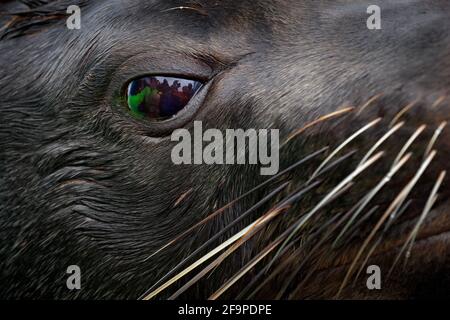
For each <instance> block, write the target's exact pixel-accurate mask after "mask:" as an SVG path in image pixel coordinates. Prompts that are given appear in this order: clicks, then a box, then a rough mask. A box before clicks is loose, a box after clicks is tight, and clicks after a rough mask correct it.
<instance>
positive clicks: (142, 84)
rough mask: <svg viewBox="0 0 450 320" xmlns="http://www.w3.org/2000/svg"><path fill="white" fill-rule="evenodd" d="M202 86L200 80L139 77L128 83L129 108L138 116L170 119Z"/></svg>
mask: <svg viewBox="0 0 450 320" xmlns="http://www.w3.org/2000/svg"><path fill="white" fill-rule="evenodd" d="M201 86H202V83H201V82H199V81H195V80H188V79H182V78H170V77H143V78H139V79H136V80H133V81H131V82H130V84H129V85H128V88H127V102H128V108H129V110H130V112H131V114H132V115H133V116H135V117H137V118H141V119H142V118H148V119H156V120H164V119H168V118H171V117H173V116H174V115H175V114H177V113H178V112H179V111H180V110H182V109H183V108H184V107H185V106H186V105H187V104H188V102H189V100H191V98H192V97H193V96H194V94H195V93H196V92H197V91H198V90H199V89H200V88H201Z"/></svg>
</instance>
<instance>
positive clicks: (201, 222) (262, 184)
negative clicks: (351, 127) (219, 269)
mask: <svg viewBox="0 0 450 320" xmlns="http://www.w3.org/2000/svg"><path fill="white" fill-rule="evenodd" d="M326 150H328V147H323V148H321V149H319V150H317V151H315V152H313V153H311V154H309V155H307V156H306V157H304V158H302V159H300V160H299V161H297V162H296V163H294V164H292V165H291V166H289V167H288V168H286V169H284V170H282V171H280V172H279V173H277V174H276V175H274V176H272V177H271V178H269V179H267V180H266V181H264V182H262V183H261V184H259V185H257V186H256V187H254V188H252V189H250V190H249V191H247V192H245V193H244V194H242V195H240V196H239V197H237V198H236V199H234V200H232V201H231V202H229V203H228V204H226V205H225V206H223V207H221V208H219V209H217V210H216V211H214V212H213V213H211V214H209V215H208V216H207V217H206V218H204V219H202V220H201V221H199V222H197V223H196V224H194V225H193V226H192V227H190V228H189V229H187V230H186V231H184V232H182V233H181V234H180V235H179V236H177V237H176V238H174V239H172V240H171V241H169V242H168V243H166V244H165V245H163V246H162V247H160V248H159V249H158V250H156V251H155V252H153V253H152V254H151V255H149V256H148V257H147V258H145V259H144V262H145V261H147V260H148V259H150V258H152V257H153V256H155V255H156V254H158V253H159V252H161V251H163V250H164V249H166V248H168V247H169V246H171V245H173V244H174V243H176V242H177V241H179V240H181V239H182V238H184V237H185V236H187V235H188V234H189V233H191V232H192V231H194V230H195V229H196V228H198V227H200V226H201V225H203V224H205V223H206V222H208V221H210V220H212V219H213V218H214V217H216V216H218V215H219V214H221V213H223V212H224V211H225V210H226V209H228V208H230V207H231V206H232V205H233V204H235V203H236V202H238V201H240V200H242V199H243V198H245V197H247V196H249V195H250V194H252V193H253V192H255V191H257V190H260V189H261V188H263V187H264V186H266V185H268V184H269V183H271V182H273V181H275V180H276V179H277V178H279V177H281V176H283V175H284V174H286V173H288V172H290V171H292V170H294V169H295V168H297V167H298V166H300V165H302V164H304V163H305V162H307V161H309V160H311V159H313V158H315V157H317V156H319V155H320V154H322V153H324V152H325V151H326Z"/></svg>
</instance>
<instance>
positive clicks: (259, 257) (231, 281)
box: [208, 231, 288, 300]
mask: <svg viewBox="0 0 450 320" xmlns="http://www.w3.org/2000/svg"><path fill="white" fill-rule="evenodd" d="M287 234H288V232H287V231H285V232H284V233H283V234H282V235H280V236H279V237H278V238H277V239H276V240H275V241H273V242H272V243H271V244H269V245H268V246H267V247H265V248H264V249H263V250H262V251H261V252H260V253H258V254H257V255H256V256H255V257H254V258H253V259H252V260H250V261H249V262H248V263H247V264H246V265H245V266H244V267H243V268H241V270H239V271H238V272H237V273H236V274H235V275H234V276H233V277H231V278H230V279H229V280H228V281H226V282H225V283H224V284H223V285H222V286H221V287H220V288H219V289H218V290H217V291H216V292H214V293H213V294H212V295H211V296H210V297H209V298H208V300H216V299H217V298H218V297H220V296H221V295H222V294H223V293H224V292H225V291H226V290H228V289H229V288H230V287H231V286H232V285H233V284H234V283H236V281H238V280H239V279H240V278H242V277H243V276H244V275H245V274H246V273H247V272H248V271H250V270H251V269H252V268H253V267H254V266H255V265H257V264H258V263H259V262H260V261H261V260H262V259H264V258H265V257H266V256H267V255H268V254H269V253H271V252H272V251H273V250H274V249H275V248H276V247H277V246H278V245H279V244H280V243H281V241H283V239H284V238H285V237H286V236H287Z"/></svg>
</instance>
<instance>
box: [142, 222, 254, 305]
mask: <svg viewBox="0 0 450 320" xmlns="http://www.w3.org/2000/svg"><path fill="white" fill-rule="evenodd" d="M255 224H256V221H255V222H253V223H251V224H250V225H248V226H247V227H245V228H244V229H242V230H241V231H239V232H238V233H236V234H235V235H234V236H232V237H231V238H229V239H228V240H227V241H225V242H224V243H222V244H220V245H219V246H217V247H216V248H214V249H213V250H211V251H210V252H208V253H207V254H206V255H204V256H203V257H201V258H200V259H198V260H197V261H195V262H194V263H192V264H191V265H190V266H189V267H187V268H186V269H184V270H183V271H181V272H180V273H178V274H177V275H175V276H174V277H172V278H171V279H170V280H168V281H167V282H165V283H164V284H162V285H161V286H160V287H158V288H157V289H155V290H153V291H152V292H150V293H149V294H147V295H145V296H144V297H143V298H142V299H143V300H150V299H153V298H154V297H155V296H156V295H158V294H159V293H160V292H162V291H163V290H165V289H167V288H168V287H170V286H171V285H172V284H174V283H175V282H176V281H178V280H179V279H181V278H182V277H184V276H185V275H187V274H188V273H190V272H191V271H192V270H194V269H195V268H197V267H198V266H200V265H201V264H203V263H204V262H205V261H208V260H209V259H210V258H212V257H213V256H215V255H216V254H217V253H219V252H220V251H222V250H224V249H225V248H227V247H228V246H230V245H232V244H233V243H234V242H236V241H238V240H239V239H240V238H241V237H242V236H243V235H244V234H246V233H247V232H248V231H249V230H250V229H251V228H252V227H253V226H254V225H255Z"/></svg>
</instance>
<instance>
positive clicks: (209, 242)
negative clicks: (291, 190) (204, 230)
mask: <svg viewBox="0 0 450 320" xmlns="http://www.w3.org/2000/svg"><path fill="white" fill-rule="evenodd" d="M288 185H289V182H285V183H283V184H282V185H281V186H279V187H278V188H276V189H275V190H273V191H272V192H271V193H269V194H268V195H267V196H265V197H264V198H263V199H261V200H260V201H258V202H257V203H256V204H255V205H253V206H252V207H251V208H250V209H248V210H247V211H245V212H244V213H243V214H241V215H240V216H239V217H238V218H236V219H235V220H234V221H232V222H231V223H230V224H229V225H227V226H226V227H225V228H223V229H222V230H220V232H218V233H216V234H214V236H213V237H211V238H210V239H208V241H206V242H205V243H203V244H202V245H201V246H200V247H198V248H196V249H195V250H194V252H192V253H191V254H189V255H188V256H187V257H186V258H184V259H183V260H182V261H181V262H179V263H178V264H177V265H176V266H175V267H173V268H172V269H171V270H170V271H169V272H168V273H167V274H165V275H164V276H163V277H162V278H161V279H159V280H158V281H157V282H156V283H155V284H153V285H152V287H150V289H148V290H147V291H151V290H153V289H154V288H156V287H157V286H158V285H159V284H161V283H162V282H163V281H165V280H166V279H167V278H168V277H170V276H171V275H173V274H174V273H176V272H177V271H178V270H179V269H180V268H181V267H182V266H183V265H184V264H185V263H186V262H188V261H189V260H191V259H192V258H193V257H194V256H195V255H196V254H198V253H199V252H201V251H202V250H203V249H205V248H207V247H208V246H209V245H210V244H211V243H213V242H214V241H215V240H217V239H219V238H220V236H222V235H223V234H224V233H225V232H227V231H228V230H230V229H231V228H232V227H233V226H235V225H236V224H237V223H238V222H240V221H242V220H243V219H244V218H245V217H247V216H248V215H250V213H252V212H254V211H255V210H257V209H259V208H260V207H261V206H262V205H263V204H265V203H266V202H267V201H268V200H270V199H272V198H273V197H274V196H276V195H277V194H279V193H280V192H281V191H282V190H283V189H285V188H286V187H287V186H288Z"/></svg>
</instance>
